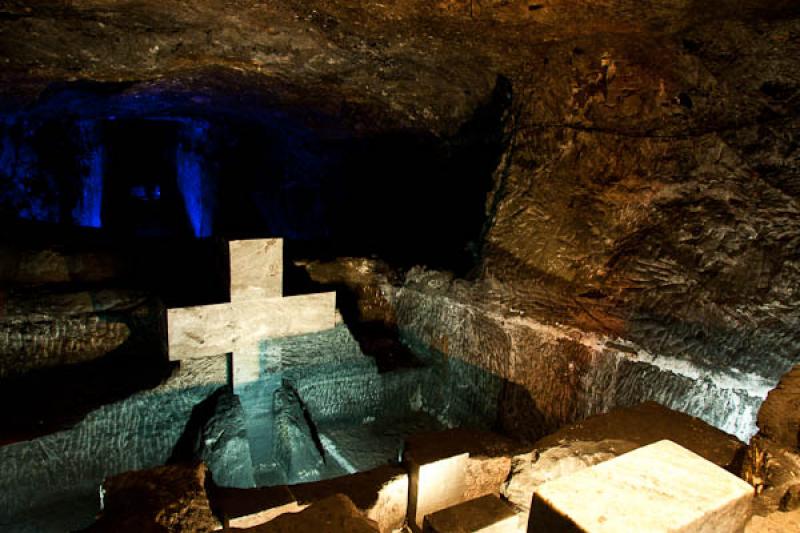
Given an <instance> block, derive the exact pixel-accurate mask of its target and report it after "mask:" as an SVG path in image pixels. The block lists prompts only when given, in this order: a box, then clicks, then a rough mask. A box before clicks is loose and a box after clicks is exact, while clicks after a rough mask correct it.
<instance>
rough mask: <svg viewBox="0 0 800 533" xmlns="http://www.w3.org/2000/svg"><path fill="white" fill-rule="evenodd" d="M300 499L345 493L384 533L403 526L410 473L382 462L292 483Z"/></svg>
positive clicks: (313, 499)
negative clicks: (346, 473)
mask: <svg viewBox="0 0 800 533" xmlns="http://www.w3.org/2000/svg"><path fill="white" fill-rule="evenodd" d="M291 490H292V494H294V495H295V496H296V497H297V500H298V502H300V503H308V502H314V501H319V500H322V499H324V498H327V497H328V496H330V495H332V494H337V493H340V494H344V495H345V496H347V497H348V498H350V499H351V500H352V501H353V503H354V504H355V506H356V507H357V508H358V509H359V510H360V511H361V512H362V513H363V514H364V516H366V517H367V518H369V519H370V520H374V521H375V522H376V523H377V524H378V529H379V530H380V531H381V533H391V532H393V531H398V530H400V529H402V528H403V524H404V523H405V520H406V515H407V512H408V475H407V474H406V472H405V470H403V469H402V468H399V467H394V466H389V465H386V466H381V467H378V468H375V469H372V470H368V471H366V472H359V473H357V474H351V475H349V476H342V477H338V478H333V479H326V480H322V481H315V482H313V483H304V484H301V485H293V486H292V488H291Z"/></svg>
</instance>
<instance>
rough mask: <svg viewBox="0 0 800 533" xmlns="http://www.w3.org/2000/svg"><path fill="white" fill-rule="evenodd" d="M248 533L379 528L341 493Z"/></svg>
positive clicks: (344, 532)
mask: <svg viewBox="0 0 800 533" xmlns="http://www.w3.org/2000/svg"><path fill="white" fill-rule="evenodd" d="M230 531H248V532H250V533H323V532H324V533H377V531H378V527H377V525H376V524H375V522H373V521H372V520H370V519H368V518H366V517H365V516H364V515H363V514H361V512H360V511H359V510H358V509H357V508H356V506H355V505H354V504H353V502H352V501H351V500H350V498H348V497H347V496H345V495H343V494H335V495H333V496H330V497H328V498H325V499H324V500H322V501H319V502H317V503H315V504H313V505H311V506H310V507H308V508H307V509H305V510H303V511H301V512H299V513H285V514H282V515H281V516H279V517H277V518H275V519H274V520H272V521H270V522H267V523H266V524H262V525H260V526H255V527H252V528H250V529H245V530H242V529H231V530H230Z"/></svg>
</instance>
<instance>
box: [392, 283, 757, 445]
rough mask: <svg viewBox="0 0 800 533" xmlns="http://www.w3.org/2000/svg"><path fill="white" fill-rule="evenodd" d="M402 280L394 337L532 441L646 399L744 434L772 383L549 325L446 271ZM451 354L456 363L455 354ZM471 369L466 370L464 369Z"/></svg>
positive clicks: (508, 427) (394, 293) (395, 295)
mask: <svg viewBox="0 0 800 533" xmlns="http://www.w3.org/2000/svg"><path fill="white" fill-rule="evenodd" d="M428 278H430V279H427V278H425V277H424V276H423V277H422V279H421V280H420V281H419V282H415V281H414V280H413V279H412V280H411V282H409V281H407V282H406V284H405V285H404V286H403V287H401V288H394V287H388V286H387V287H386V291H387V292H390V293H392V297H391V298H392V300H393V303H394V306H395V309H396V311H395V313H396V317H397V326H398V328H399V331H400V334H401V337H402V339H403V340H404V342H405V343H406V344H408V345H409V346H411V347H412V349H414V351H416V352H417V353H429V354H436V356H434V357H433V359H436V357H438V358H440V359H441V360H443V361H445V364H446V367H447V368H448V369H454V368H456V369H457V368H458V366H459V364H460V365H463V366H462V370H456V371H455V372H450V371H444V372H445V374H444V376H443V377H444V378H445V379H444V380H443V382H445V383H447V381H448V379H449V380H450V381H451V384H449V385H448V386H447V387H445V390H448V391H449V390H453V389H454V388H455V389H458V388H462V389H464V390H473V391H474V393H475V394H474V395H470V394H465V395H462V396H460V398H465V399H466V400H467V401H468V402H475V401H478V402H479V403H480V404H482V406H483V407H481V406H480V405H470V406H468V408H466V409H464V411H466V412H475V410H476V409H477V410H479V411H480V410H481V409H484V412H485V410H488V408H489V406H490V405H492V402H493V401H494V400H495V399H496V408H497V413H498V419H499V423H500V425H501V427H502V428H503V429H504V430H505V431H507V432H508V433H510V434H512V435H514V436H517V437H521V438H526V439H528V440H531V441H533V440H536V439H538V438H540V437H542V436H544V435H546V434H548V433H551V432H552V431H555V430H556V429H558V428H559V427H562V426H564V425H566V424H569V423H571V422H575V421H578V420H581V419H584V418H586V417H588V416H591V415H593V414H597V413H603V412H607V411H608V410H609V409H611V408H613V407H616V406H630V405H636V404H638V403H640V402H642V401H647V400H653V401H657V402H659V403H661V404H663V405H665V406H668V407H671V408H673V409H676V410H679V411H682V412H685V413H687V414H690V415H692V416H697V417H699V418H702V419H703V420H705V421H706V422H708V423H710V424H712V425H714V426H716V427H718V428H720V429H723V430H724V431H726V432H728V433H731V434H734V435H736V436H737V437H739V438H740V439H742V440H747V439H749V437H750V436H751V435H752V434H753V433H754V432H755V417H756V413H757V411H758V408H759V406H760V405H761V402H762V401H763V398H764V397H765V396H766V393H767V391H768V390H769V389H770V388H771V385H772V384H771V383H769V382H768V380H766V379H762V378H760V377H758V376H750V375H742V374H741V373H739V374H737V373H735V372H732V373H730V374H727V373H726V372H727V371H728V369H718V370H717V371H714V372H712V371H710V370H709V371H708V372H706V371H705V370H704V369H703V368H701V367H698V366H693V365H692V364H691V363H689V362H687V361H683V360H677V359H675V358H669V357H657V356H654V355H652V354H649V353H647V352H646V351H643V350H641V349H640V348H638V347H636V346H635V345H633V344H631V343H628V342H625V341H622V340H620V339H611V338H606V337H603V336H600V335H597V334H593V333H587V332H583V331H580V330H577V329H575V328H571V327H568V326H560V325H547V324H543V323H542V322H540V321H537V320H535V319H532V318H527V317H525V316H521V315H520V314H519V313H515V312H513V311H514V310H513V309H508V308H503V307H502V305H500V304H499V302H496V301H493V300H492V299H491V297H488V298H487V297H486V295H483V296H480V295H478V294H475V292H476V291H477V290H478V289H476V288H467V289H465V290H461V291H459V290H458V288H457V287H456V288H451V287H449V284H450V281H449V280H448V279H444V278H445V275H444V274H437V273H430V274H428ZM455 361H458V362H460V363H455ZM466 369H469V370H466Z"/></svg>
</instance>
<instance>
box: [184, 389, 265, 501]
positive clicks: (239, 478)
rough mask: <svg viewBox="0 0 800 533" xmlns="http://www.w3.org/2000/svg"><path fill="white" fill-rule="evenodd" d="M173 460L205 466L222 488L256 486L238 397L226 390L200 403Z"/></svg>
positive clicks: (194, 410)
mask: <svg viewBox="0 0 800 533" xmlns="http://www.w3.org/2000/svg"><path fill="white" fill-rule="evenodd" d="M171 460H172V461H182V462H191V461H200V462H202V463H204V464H206V465H207V466H208V470H209V471H210V473H211V476H212V479H213V480H214V484H216V485H219V486H222V487H238V488H249V487H255V484H256V483H255V478H254V476H253V462H252V459H251V457H250V442H249V440H248V435H247V428H246V427H245V414H244V411H243V409H242V405H241V403H240V402H239V398H238V396H236V395H234V394H233V393H232V392H231V391H230V389H228V388H227V387H226V388H223V389H220V390H218V391H217V392H216V393H214V394H213V395H212V396H211V397H209V398H208V399H206V400H204V401H203V402H201V403H200V404H198V405H197V406H196V407H195V408H194V409H193V410H192V418H191V420H190V421H189V423H188V425H187V427H186V431H185V432H184V434H183V435H182V436H181V440H180V441H179V442H178V444H177V445H176V447H175V450H174V451H173V454H172V458H171Z"/></svg>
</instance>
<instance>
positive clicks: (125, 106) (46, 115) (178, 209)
mask: <svg viewBox="0 0 800 533" xmlns="http://www.w3.org/2000/svg"><path fill="white" fill-rule="evenodd" d="M124 87H126V86H122V87H120V86H118V85H117V84H97V83H94V84H89V85H87V84H66V85H65V86H58V87H53V88H51V89H50V90H49V91H48V92H47V93H46V96H43V97H42V99H41V100H40V102H39V103H38V104H37V105H36V106H34V108H33V109H31V110H30V112H29V113H27V114H17V115H14V116H5V117H4V118H3V119H2V121H0V126H2V129H1V130H0V139H2V142H3V144H2V152H0V182H2V184H3V185H2V189H0V217H2V218H3V219H4V224H3V225H4V227H5V228H6V229H5V231H4V233H6V238H7V240H8V241H12V242H18V243H19V244H20V245H22V246H25V244H26V243H30V242H36V241H45V242H46V241H48V240H52V241H56V242H58V243H59V245H61V246H81V243H91V244H92V246H96V245H98V244H102V243H105V244H106V245H107V246H110V247H116V248H120V250H115V251H117V252H120V251H121V252H122V253H123V254H124V255H127V256H128V257H127V261H126V262H127V263H128V264H129V265H130V269H129V270H130V273H131V276H132V280H131V282H132V283H134V284H140V285H143V286H148V287H152V286H156V287H158V289H159V292H160V294H159V295H160V296H161V297H162V298H163V299H164V302H165V303H166V304H167V305H187V304H196V303H204V302H209V301H214V300H216V299H219V298H222V297H225V294H224V290H225V283H224V282H222V281H224V275H225V274H224V272H219V271H218V270H219V269H217V265H219V263H220V261H219V260H215V259H214V256H215V255H216V254H218V253H219V250H220V248H221V247H220V242H224V241H225V240H228V239H236V238H255V237H265V236H270V237H283V238H285V239H286V240H287V252H288V253H287V255H288V256H289V258H298V257H301V258H312V259H319V258H332V257H336V256H364V257H368V256H372V257H379V258H381V259H383V260H386V261H388V262H389V263H392V264H395V265H396V266H398V267H405V268H407V267H410V266H413V265H417V264H419V265H426V266H428V267H432V268H442V269H446V270H451V271H454V272H457V273H459V274H464V273H466V272H468V271H469V269H470V268H471V267H472V266H473V265H474V264H475V261H476V259H477V253H478V250H479V240H480V237H481V232H482V229H483V225H484V222H485V213H486V197H487V193H488V192H489V191H490V189H491V187H492V185H493V173H494V171H495V169H496V168H497V165H498V162H499V159H500V156H501V154H502V152H503V150H504V148H505V143H506V142H507V140H506V139H505V137H504V130H505V124H504V116H505V112H506V111H507V108H508V105H509V102H510V85H509V83H508V81H507V80H505V79H502V78H500V79H498V83H497V87H496V89H495V91H494V94H493V96H492V98H491V100H490V101H488V102H486V103H485V104H484V105H483V106H482V107H480V108H479V109H477V110H476V112H475V114H474V115H473V117H472V118H471V120H470V121H468V122H467V123H465V124H463V126H462V127H461V128H460V130H459V131H458V132H456V133H455V134H454V135H452V136H450V137H446V138H443V137H436V136H434V135H432V134H430V133H426V132H420V131H409V130H402V129H396V128H388V127H387V128H386V129H380V128H378V129H377V130H375V131H373V132H370V133H367V134H364V133H363V132H358V131H354V130H353V129H349V128H348V124H347V120H341V121H339V120H338V117H331V116H324V115H321V114H313V115H312V116H311V118H310V119H309V116H308V115H298V113H296V112H295V111H294V110H292V109H281V108H280V107H275V108H273V109H268V110H266V111H262V112H260V113H249V114H248V113H247V112H244V111H242V110H240V109H236V108H230V107H228V108H224V109H223V111H222V112H216V113H214V114H209V113H207V112H201V111H202V110H200V109H198V107H197V106H193V105H192V104H191V102H192V99H193V98H194V96H193V95H179V96H175V95H169V96H164V97H162V96H160V95H150V96H149V97H148V100H147V102H146V103H145V104H142V103H141V102H140V100H139V99H138V98H132V97H126V96H125V95H124ZM120 91H123V92H122V93H120ZM162 98H163V101H162V100H161V99H162ZM111 99H115V100H114V102H113V103H109V100H111ZM176 102H177V103H176ZM187 102H189V105H188V106H187ZM12 228H13V229H12ZM56 234H58V240H56V239H54V238H53V236H54V235H56ZM289 262H290V261H287V265H288V264H289ZM222 270H224V269H222ZM137 278H138V279H137ZM204 280H205V281H204ZM209 280H220V282H219V283H213V282H212V283H209ZM289 290H291V287H289Z"/></svg>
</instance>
